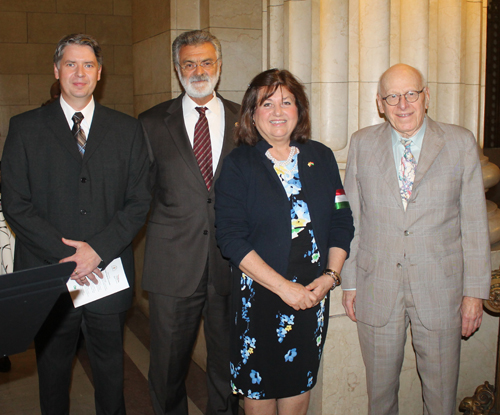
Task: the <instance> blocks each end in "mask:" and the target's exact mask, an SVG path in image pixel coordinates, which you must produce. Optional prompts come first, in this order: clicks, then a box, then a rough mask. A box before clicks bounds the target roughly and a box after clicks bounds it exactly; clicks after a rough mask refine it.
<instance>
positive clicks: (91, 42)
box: [54, 33, 102, 69]
mask: <svg viewBox="0 0 500 415" xmlns="http://www.w3.org/2000/svg"><path fill="white" fill-rule="evenodd" d="M68 45H80V46H90V47H91V48H92V50H93V51H94V55H95V57H96V59H97V63H98V64H99V67H101V66H102V50H101V47H100V46H99V43H98V42H97V40H96V39H95V38H94V37H92V36H90V35H86V34H84V33H73V34H71V35H67V36H64V37H63V38H62V39H61V40H60V41H59V43H58V44H57V47H56V51H55V52H54V64H55V65H56V67H57V69H59V62H61V59H62V57H63V54H64V49H66V46H68Z"/></svg>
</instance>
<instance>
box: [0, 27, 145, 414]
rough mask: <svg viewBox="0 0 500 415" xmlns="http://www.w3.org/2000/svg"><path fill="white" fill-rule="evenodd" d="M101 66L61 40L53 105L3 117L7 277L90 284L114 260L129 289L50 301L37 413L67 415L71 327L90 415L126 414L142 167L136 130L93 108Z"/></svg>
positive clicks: (40, 338)
mask: <svg viewBox="0 0 500 415" xmlns="http://www.w3.org/2000/svg"><path fill="white" fill-rule="evenodd" d="M101 65H102V56H101V48H100V47H99V44H98V43H97V41H96V40H95V39H93V38H92V37H91V36H88V35H84V34H78V35H68V36H66V37H64V38H63V39H61V41H60V42H59V44H58V46H57V49H56V52H55V54H54V74H55V77H56V78H57V79H59V81H60V84H61V92H62V93H61V97H60V98H59V99H58V100H57V101H55V102H53V103H51V104H49V105H46V106H44V107H41V108H38V109H35V110H33V111H29V112H26V113H24V114H21V115H18V116H16V117H13V118H12V119H11V122H10V127H9V134H8V136H7V139H6V142H5V147H4V152H3V158H2V173H3V183H2V191H3V193H2V204H3V208H4V213H5V216H6V219H7V221H8V223H9V225H10V226H11V227H12V229H13V230H14V232H15V233H16V237H17V240H16V252H15V259H14V266H15V269H17V270H19V269H25V268H30V267H36V266H41V265H45V264H52V263H57V262H67V261H74V262H76V268H75V270H74V272H73V274H72V275H71V278H72V279H74V280H76V281H77V282H78V283H79V284H80V285H89V284H97V283H98V282H99V281H98V280H99V278H102V274H101V269H102V268H104V267H106V266H107V264H109V263H110V262H111V261H112V260H113V259H115V258H118V257H119V258H121V261H122V263H123V268H124V270H125V273H126V276H127V279H128V282H129V284H130V288H128V289H126V290H124V291H121V292H119V293H117V294H114V295H111V296H108V297H105V298H103V299H101V300H98V301H95V302H93V303H89V304H88V305H85V306H82V307H80V308H78V309H74V307H73V305H72V303H71V298H70V296H69V294H67V293H65V294H63V295H62V296H61V297H60V298H59V300H58V302H57V303H56V305H55V306H54V308H53V309H52V311H51V313H50V314H49V317H48V318H47V320H46V321H45V323H44V324H43V326H42V328H41V329H40V331H39V332H38V334H37V336H36V338H35V348H36V354H37V365H38V375H39V387H40V406H41V410H42V414H44V415H45V414H47V415H48V414H50V415H59V414H60V415H63V414H68V413H69V386H70V379H71V368H72V362H73V358H74V356H75V352H76V346H77V341H78V336H79V333H80V328H81V329H82V330H83V333H84V336H85V340H86V345H87V351H88V354H89V358H90V363H91V366H92V374H93V381H94V387H95V404H96V413H97V414H98V415H101V414H102V415H105V414H106V415H109V414H115V415H117V414H125V404H124V398H123V328H124V321H125V313H126V310H127V309H128V308H129V307H130V305H131V301H132V293H133V286H134V265H133V264H134V261H133V252H132V246H131V242H132V239H133V238H134V236H135V234H136V233H137V231H138V230H139V229H140V227H141V226H142V225H143V223H144V221H145V219H146V215H147V212H148V209H149V202H150V198H151V197H150V193H149V190H148V187H147V181H148V170H149V161H148V156H147V148H146V145H145V143H144V137H143V134H142V129H141V127H140V124H139V122H138V121H137V120H135V119H133V118H132V117H129V116H127V115H125V114H122V113H119V112H117V111H114V110H111V109H109V108H105V107H103V106H101V105H99V104H98V103H97V102H95V101H94V99H93V95H92V94H93V91H94V88H95V86H96V84H97V81H98V80H99V79H100V76H101V69H102V66H101ZM72 130H73V131H72ZM96 276H97V278H96Z"/></svg>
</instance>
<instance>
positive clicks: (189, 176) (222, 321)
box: [139, 30, 239, 415]
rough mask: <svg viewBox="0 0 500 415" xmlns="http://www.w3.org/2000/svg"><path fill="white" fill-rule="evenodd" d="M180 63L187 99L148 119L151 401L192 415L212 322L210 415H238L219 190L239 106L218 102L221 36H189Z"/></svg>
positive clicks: (181, 44) (181, 43)
mask: <svg viewBox="0 0 500 415" xmlns="http://www.w3.org/2000/svg"><path fill="white" fill-rule="evenodd" d="M172 54H173V59H174V64H175V68H176V70H177V74H178V76H179V79H180V82H181V84H182V86H183V87H184V89H185V91H186V92H185V93H183V94H182V95H180V96H179V97H177V98H176V99H173V100H171V101H167V102H164V103H161V104H159V105H157V106H155V107H153V108H151V109H149V110H148V111H146V112H144V113H142V114H141V115H139V119H140V120H141V122H142V125H143V127H144V133H145V136H146V141H147V143H148V144H149V150H150V159H151V162H152V173H151V178H152V185H153V186H154V190H153V203H152V207H151V216H150V218H149V223H148V230H147V237H146V252H145V258H144V273H143V288H144V289H145V290H147V291H149V306H150V324H151V363H150V367H149V386H150V391H151V399H152V402H153V407H154V408H155V412H156V414H157V415H163V414H183V415H187V413H188V412H187V396H186V388H185V385H184V380H185V377H186V374H187V372H188V367H189V362H190V358H191V352H192V349H193V345H194V342H195V340H196V335H197V333H198V328H199V325H200V319H201V317H202V316H203V318H204V331H205V339H206V343H207V354H208V358H207V382H208V405H207V412H206V413H207V414H231V413H237V401H236V398H235V397H233V396H232V395H231V390H230V388H229V377H230V372H229V292H230V273H229V266H228V263H227V262H226V261H225V260H224V259H223V258H222V256H221V254H220V252H219V249H218V248H217V243H216V241H215V228H214V221H215V214H214V186H213V183H214V181H215V180H216V179H217V177H218V175H219V172H220V168H221V164H222V159H223V158H224V156H226V155H227V154H228V153H229V152H230V151H231V149H232V148H233V147H234V144H233V140H232V133H233V128H234V124H235V122H236V119H237V112H238V110H239V105H237V104H235V103H234V102H230V101H226V100H225V99H224V98H222V97H221V96H220V95H218V94H216V93H215V92H214V89H215V86H216V85H217V82H218V81H219V75H220V69H221V65H222V55H221V48H220V43H219V41H218V40H217V39H216V38H215V37H214V36H213V35H211V34H210V33H209V32H205V31H201V30H195V31H191V32H185V33H182V34H181V35H179V36H178V37H177V39H175V41H174V43H173V45H172Z"/></svg>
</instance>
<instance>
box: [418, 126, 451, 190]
mask: <svg viewBox="0 0 500 415" xmlns="http://www.w3.org/2000/svg"><path fill="white" fill-rule="evenodd" d="M444 144H445V139H444V131H443V130H442V129H441V128H440V127H439V125H437V124H436V123H435V122H434V121H433V120H431V119H430V118H429V117H427V129H426V131H425V135H424V140H423V143H422V150H421V151H420V156H419V158H418V163H417V168H416V171H415V181H414V182H413V189H415V188H416V187H417V186H418V184H419V183H420V182H421V181H422V179H423V178H424V176H425V174H426V173H427V172H428V171H429V168H430V167H431V166H432V164H433V163H434V161H435V160H436V158H437V156H438V154H439V153H440V152H441V150H442V149H443V147H444ZM413 195H414V193H413V191H412V197H413ZM410 200H411V197H410Z"/></svg>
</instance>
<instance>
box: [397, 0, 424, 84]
mask: <svg viewBox="0 0 500 415" xmlns="http://www.w3.org/2000/svg"><path fill="white" fill-rule="evenodd" d="M399 28H400V42H399V61H398V62H401V63H406V64H408V65H411V66H413V67H415V68H417V69H419V70H420V71H421V72H422V74H423V75H424V76H425V78H427V68H428V64H429V3H428V2H427V1H407V0H401V15H400V20H399ZM394 63H396V62H394ZM391 64H392V62H391Z"/></svg>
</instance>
